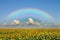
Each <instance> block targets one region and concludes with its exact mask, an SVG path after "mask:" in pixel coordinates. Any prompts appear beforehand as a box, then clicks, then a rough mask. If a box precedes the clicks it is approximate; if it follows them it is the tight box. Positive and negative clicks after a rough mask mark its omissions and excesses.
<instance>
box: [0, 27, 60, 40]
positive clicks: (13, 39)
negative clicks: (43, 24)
mask: <svg viewBox="0 0 60 40" xmlns="http://www.w3.org/2000/svg"><path fill="white" fill-rule="evenodd" d="M0 40H60V29H58V28H55V29H48V28H47V29H46V28H45V29H41V28H40V29H39V28H35V29H24V28H21V29H20V28H17V29H13V28H11V29H8V28H6V29H0Z"/></svg>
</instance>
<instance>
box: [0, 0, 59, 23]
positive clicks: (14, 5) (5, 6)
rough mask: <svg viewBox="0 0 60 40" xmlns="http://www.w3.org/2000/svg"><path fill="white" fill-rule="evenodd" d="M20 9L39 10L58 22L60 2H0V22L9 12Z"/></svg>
mask: <svg viewBox="0 0 60 40" xmlns="http://www.w3.org/2000/svg"><path fill="white" fill-rule="evenodd" d="M22 8H36V9H41V10H43V11H45V12H47V13H49V14H50V15H52V16H53V17H54V18H55V20H56V22H60V0H0V21H3V20H4V19H5V18H6V17H7V16H8V15H9V14H10V13H11V12H13V11H15V10H19V9H22Z"/></svg>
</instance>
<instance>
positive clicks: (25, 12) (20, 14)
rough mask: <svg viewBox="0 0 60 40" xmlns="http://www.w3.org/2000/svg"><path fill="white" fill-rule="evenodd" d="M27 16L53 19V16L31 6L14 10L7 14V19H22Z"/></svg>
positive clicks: (46, 19) (47, 19)
mask: <svg viewBox="0 0 60 40" xmlns="http://www.w3.org/2000/svg"><path fill="white" fill-rule="evenodd" d="M27 17H31V18H36V19H38V20H45V21H53V20H54V18H53V17H52V16H51V15H49V14H48V13H46V12H44V11H42V10H39V9H32V8H25V9H20V10H17V11H14V12H12V13H10V14H9V15H8V19H16V18H17V19H24V18H27Z"/></svg>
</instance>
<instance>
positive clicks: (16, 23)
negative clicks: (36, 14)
mask: <svg viewBox="0 0 60 40" xmlns="http://www.w3.org/2000/svg"><path fill="white" fill-rule="evenodd" d="M12 24H15V25H18V24H20V21H19V20H13V21H12Z"/></svg>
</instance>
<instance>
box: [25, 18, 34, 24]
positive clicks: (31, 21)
mask: <svg viewBox="0 0 60 40" xmlns="http://www.w3.org/2000/svg"><path fill="white" fill-rule="evenodd" d="M26 23H28V24H35V22H34V20H33V19H32V18H28V21H27V22H26Z"/></svg>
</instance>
